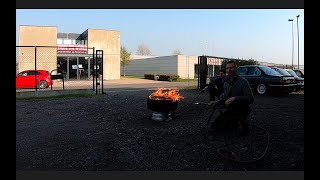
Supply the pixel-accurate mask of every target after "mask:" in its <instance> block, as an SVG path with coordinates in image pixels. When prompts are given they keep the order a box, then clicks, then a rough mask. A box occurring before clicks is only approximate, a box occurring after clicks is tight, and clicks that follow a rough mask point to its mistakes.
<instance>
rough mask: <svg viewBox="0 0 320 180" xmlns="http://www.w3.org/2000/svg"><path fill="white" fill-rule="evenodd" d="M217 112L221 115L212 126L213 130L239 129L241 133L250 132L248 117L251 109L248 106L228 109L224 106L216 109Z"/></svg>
mask: <svg viewBox="0 0 320 180" xmlns="http://www.w3.org/2000/svg"><path fill="white" fill-rule="evenodd" d="M216 108H217V109H216V111H218V113H220V114H219V115H218V117H217V118H216V119H214V120H213V121H212V122H211V124H210V126H211V129H216V130H226V129H239V128H241V132H239V133H240V134H241V133H246V132H247V131H248V119H247V118H248V116H249V114H250V113H251V108H250V106H248V105H242V106H234V107H233V108H226V107H225V106H224V105H220V106H218V107H216Z"/></svg>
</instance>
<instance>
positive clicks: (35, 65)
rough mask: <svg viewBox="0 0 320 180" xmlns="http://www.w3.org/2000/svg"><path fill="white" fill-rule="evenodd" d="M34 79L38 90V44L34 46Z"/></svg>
mask: <svg viewBox="0 0 320 180" xmlns="http://www.w3.org/2000/svg"><path fill="white" fill-rule="evenodd" d="M34 80H35V88H36V91H38V83H37V46H35V47H34Z"/></svg>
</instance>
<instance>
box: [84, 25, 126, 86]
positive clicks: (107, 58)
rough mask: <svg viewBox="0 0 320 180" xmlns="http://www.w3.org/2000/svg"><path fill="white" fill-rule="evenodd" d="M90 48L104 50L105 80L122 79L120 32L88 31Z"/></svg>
mask: <svg viewBox="0 0 320 180" xmlns="http://www.w3.org/2000/svg"><path fill="white" fill-rule="evenodd" d="M88 47H94V48H95V49H96V50H103V71H104V72H103V78H104V79H105V80H113V79H120V32H119V31H110V30H97V29H88ZM89 53H90V52H89ZM91 53H92V52H91Z"/></svg>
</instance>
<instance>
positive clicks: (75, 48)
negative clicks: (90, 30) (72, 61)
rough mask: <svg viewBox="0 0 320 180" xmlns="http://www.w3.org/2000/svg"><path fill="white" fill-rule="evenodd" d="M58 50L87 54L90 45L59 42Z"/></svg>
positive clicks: (60, 51)
mask: <svg viewBox="0 0 320 180" xmlns="http://www.w3.org/2000/svg"><path fill="white" fill-rule="evenodd" d="M57 52H58V53H60V54H87V53H88V46H87V45H86V44H59V45H58V48H57Z"/></svg>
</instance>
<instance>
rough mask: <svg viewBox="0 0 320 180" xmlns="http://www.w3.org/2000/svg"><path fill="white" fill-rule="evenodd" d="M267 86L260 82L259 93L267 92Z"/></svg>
mask: <svg viewBox="0 0 320 180" xmlns="http://www.w3.org/2000/svg"><path fill="white" fill-rule="evenodd" d="M266 90H267V87H266V86H265V85H264V84H259V85H258V87H257V91H258V93H259V94H264V93H266Z"/></svg>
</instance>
